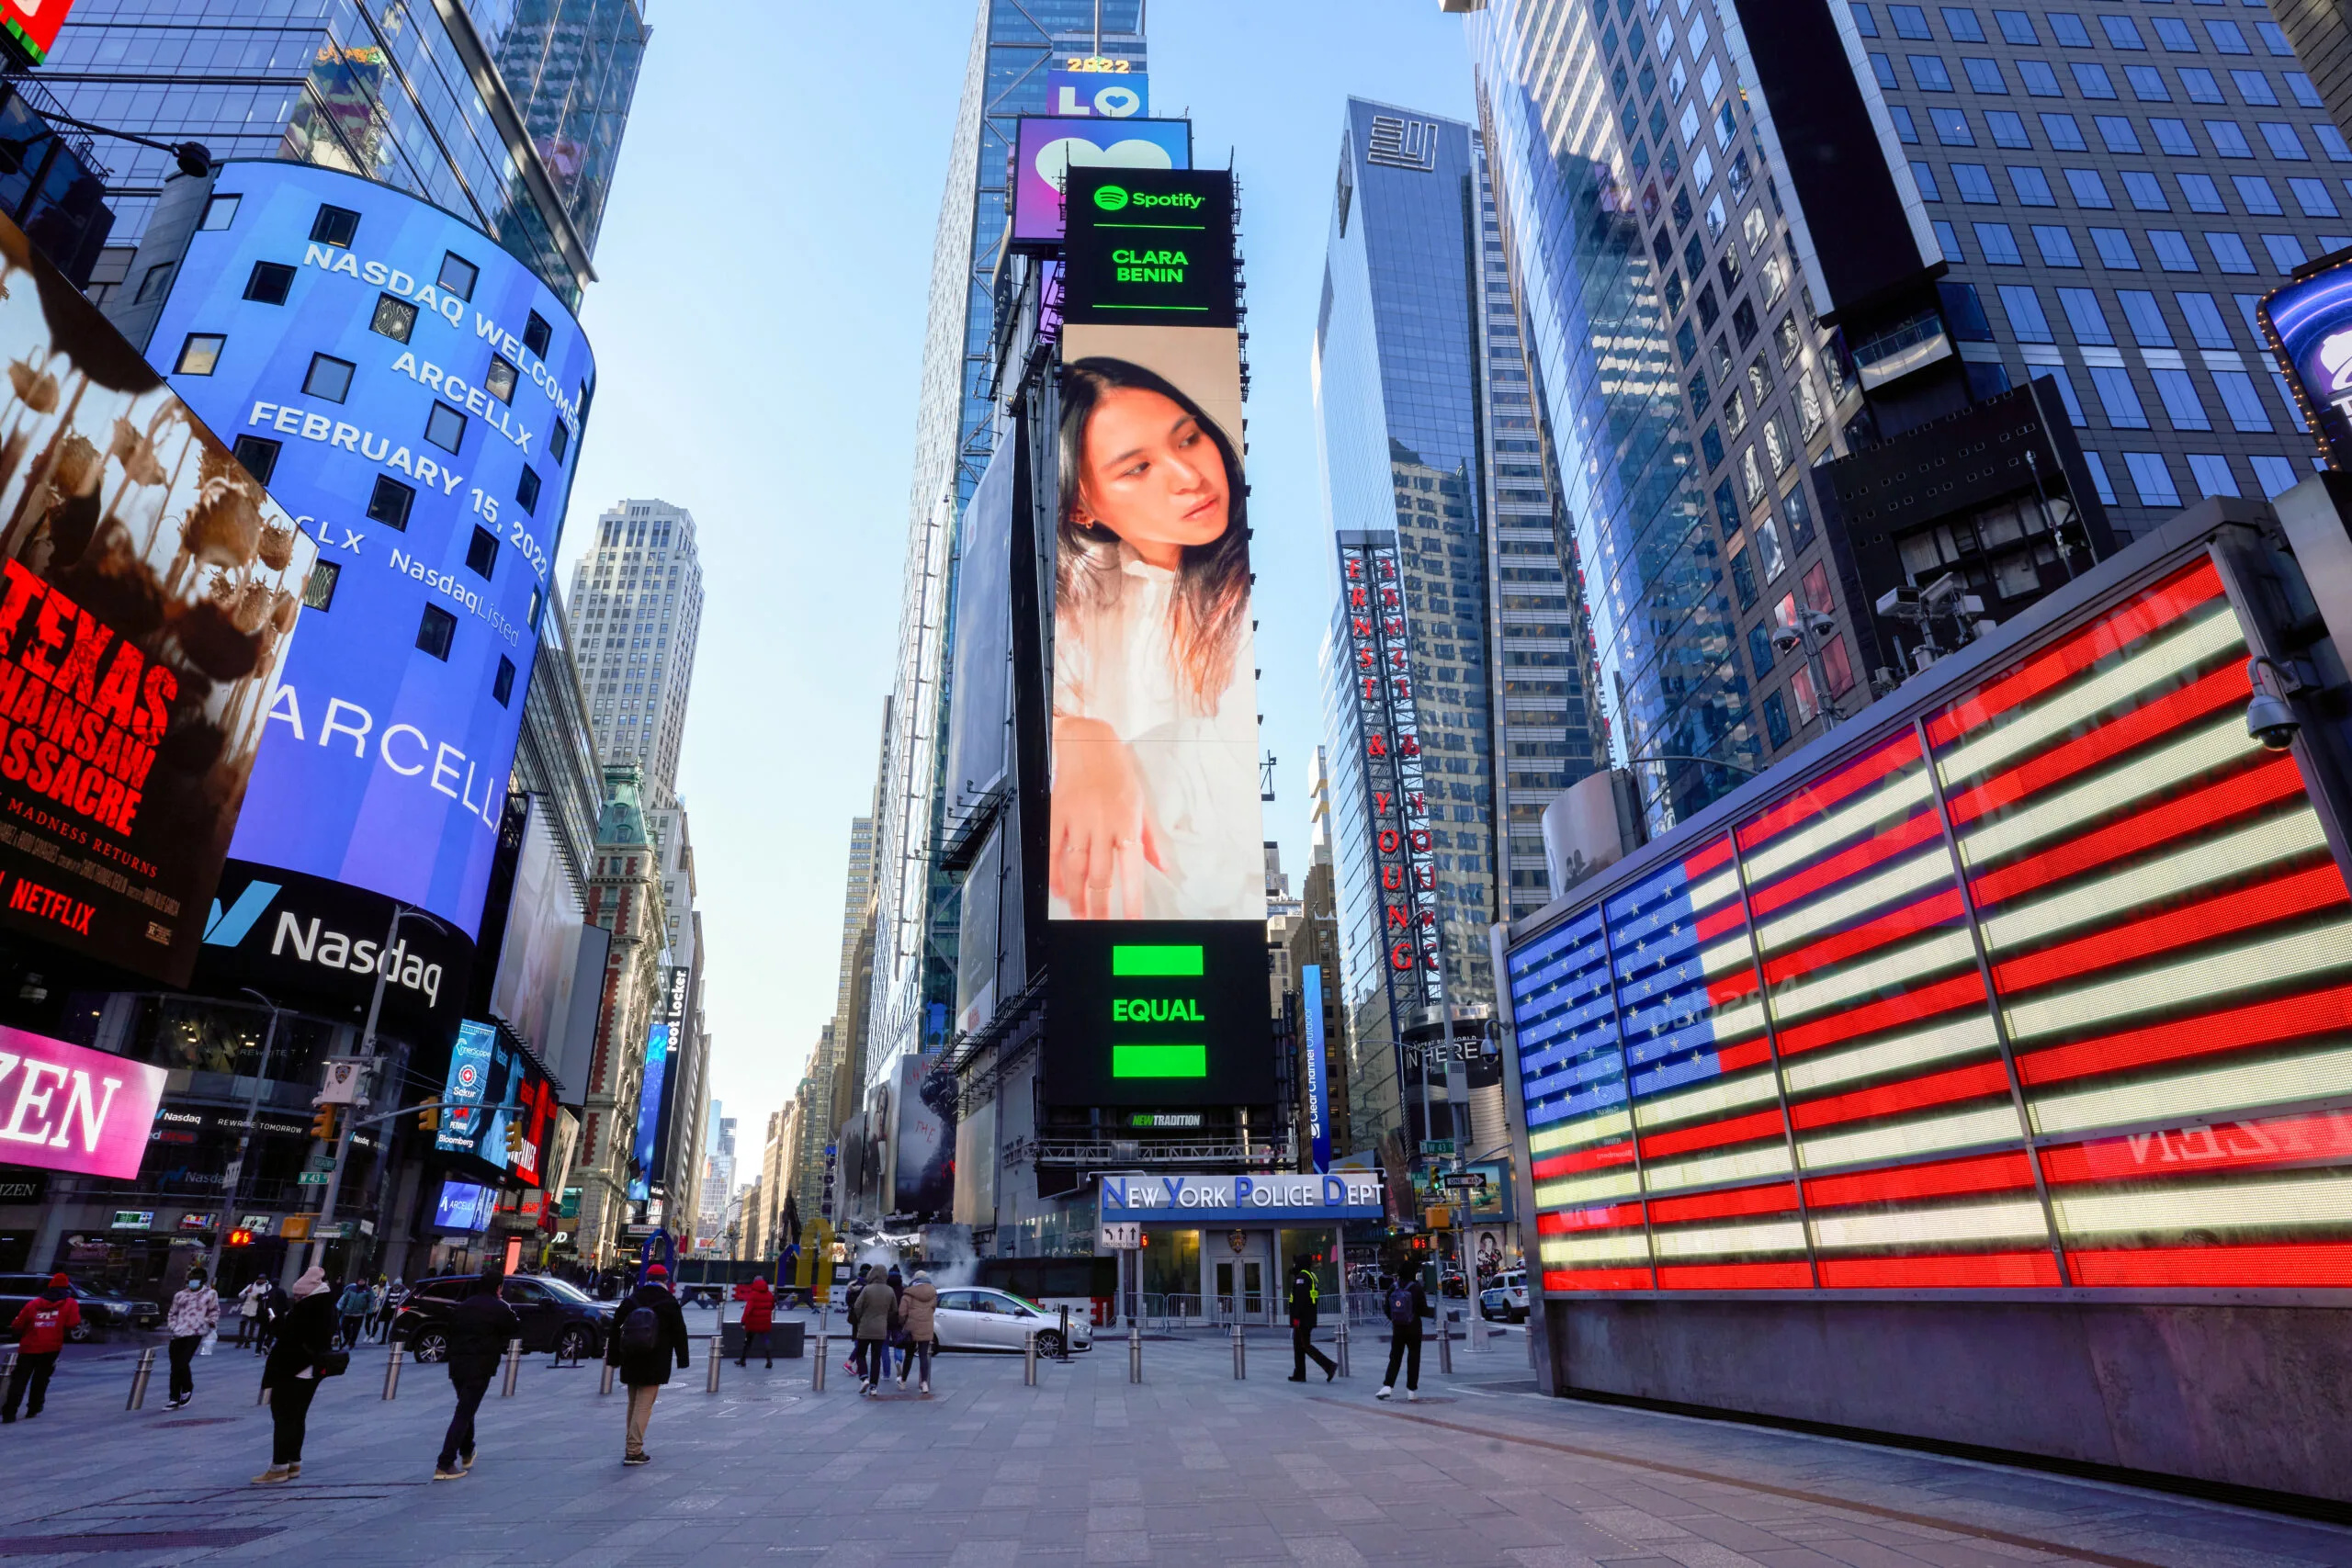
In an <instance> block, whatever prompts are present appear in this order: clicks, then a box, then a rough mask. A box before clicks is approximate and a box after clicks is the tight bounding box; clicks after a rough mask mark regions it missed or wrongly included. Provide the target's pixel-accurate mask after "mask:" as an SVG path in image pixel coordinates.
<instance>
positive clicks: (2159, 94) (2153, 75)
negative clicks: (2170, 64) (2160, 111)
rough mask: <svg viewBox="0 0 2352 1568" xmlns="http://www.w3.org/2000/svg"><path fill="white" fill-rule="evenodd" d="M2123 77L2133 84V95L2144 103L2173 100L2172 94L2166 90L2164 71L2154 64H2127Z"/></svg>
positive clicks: (2159, 102)
mask: <svg viewBox="0 0 2352 1568" xmlns="http://www.w3.org/2000/svg"><path fill="white" fill-rule="evenodd" d="M2123 79H2124V80H2125V81H2127V82H2129V83H2131V96H2133V97H2135V98H2137V99H2139V100H2140V101H2141V102H2142V103H2143V104H2168V103H2170V102H2172V95H2171V94H2170V93H2169V92H2166V91H2165V77H2164V73H2163V72H2161V71H2159V70H2157V69H2156V68H2155V67H2154V66H2153V65H2127V66H2125V67H2124V68H2123Z"/></svg>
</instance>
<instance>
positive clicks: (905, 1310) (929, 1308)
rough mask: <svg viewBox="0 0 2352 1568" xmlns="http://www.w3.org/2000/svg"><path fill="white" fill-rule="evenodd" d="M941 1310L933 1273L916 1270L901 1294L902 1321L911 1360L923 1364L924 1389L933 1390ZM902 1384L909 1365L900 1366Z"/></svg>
mask: <svg viewBox="0 0 2352 1568" xmlns="http://www.w3.org/2000/svg"><path fill="white" fill-rule="evenodd" d="M938 1311H939V1291H938V1289H937V1287H935V1286H934V1285H933V1284H932V1282H931V1276H930V1275H929V1274H927V1273H925V1272H924V1271H923V1270H922V1269H916V1270H915V1277H914V1282H913V1283H912V1284H910V1285H909V1286H908V1287H907V1291H906V1294H904V1295H902V1296H900V1297H899V1322H900V1324H901V1325H904V1327H905V1328H906V1331H907V1360H908V1362H909V1363H910V1365H911V1364H913V1363H915V1362H917V1361H920V1362H921V1363H922V1392H923V1393H930V1392H931V1357H932V1352H933V1351H934V1350H936V1349H937V1348H939V1329H938V1322H937V1317H936V1314H937V1313H938ZM906 1386H907V1368H906V1367H900V1368H899V1387H900V1388H904V1387H906Z"/></svg>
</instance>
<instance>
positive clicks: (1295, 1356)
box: [1290, 1258, 1340, 1382]
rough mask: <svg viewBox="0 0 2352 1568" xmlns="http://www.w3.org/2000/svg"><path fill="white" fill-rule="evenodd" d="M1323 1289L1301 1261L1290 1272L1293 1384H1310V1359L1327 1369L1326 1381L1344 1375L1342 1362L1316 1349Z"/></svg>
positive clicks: (1324, 1379) (1303, 1261) (1303, 1260)
mask: <svg viewBox="0 0 2352 1568" xmlns="http://www.w3.org/2000/svg"><path fill="white" fill-rule="evenodd" d="M1322 1299H1323V1288H1322V1287H1321V1286H1320V1285H1318V1284H1317V1283H1316V1280H1315V1270H1314V1269H1309V1268H1308V1267H1307V1266H1306V1259H1304V1258H1301V1259H1300V1260H1299V1261H1298V1262H1297V1263H1296V1264H1295V1265H1294V1266H1293V1267H1292V1269H1291V1271H1290V1381H1291V1382H1306V1359H1307V1358H1308V1357H1309V1356H1312V1357H1314V1358H1315V1364H1316V1365H1317V1366H1318V1367H1320V1368H1322V1369H1323V1381H1324V1382H1330V1381H1331V1380H1332V1379H1333V1378H1335V1377H1338V1376H1339V1375H1340V1363H1339V1362H1337V1361H1335V1360H1333V1359H1331V1358H1330V1357H1329V1356H1327V1355H1325V1354H1324V1353H1323V1352H1322V1351H1320V1350H1317V1348H1315V1320H1316V1318H1317V1316H1318V1315H1319V1314H1320V1311H1321V1304H1320V1303H1321V1302H1322Z"/></svg>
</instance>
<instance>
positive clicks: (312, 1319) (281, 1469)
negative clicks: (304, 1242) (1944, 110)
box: [254, 1264, 351, 1486]
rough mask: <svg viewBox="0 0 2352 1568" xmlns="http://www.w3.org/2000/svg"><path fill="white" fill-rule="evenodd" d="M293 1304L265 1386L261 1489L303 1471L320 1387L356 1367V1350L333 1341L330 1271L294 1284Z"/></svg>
mask: <svg viewBox="0 0 2352 1568" xmlns="http://www.w3.org/2000/svg"><path fill="white" fill-rule="evenodd" d="M291 1299H292V1301H293V1303H294V1304H293V1305H292V1306H290V1307H288V1308H287V1310H286V1312H285V1314H284V1315H283V1316H281V1317H280V1318H278V1320H277V1325H276V1337H275V1339H274V1340H273V1341H272V1343H271V1345H270V1348H269V1359H267V1360H266V1361H264V1362H263V1363H262V1370H261V1385H262V1387H264V1388H266V1389H267V1390H268V1391H269V1422H270V1448H269V1468H268V1469H267V1470H265V1471H263V1472H261V1473H260V1474H259V1475H256V1476H254V1485H256V1486H283V1485H285V1484H286V1483H288V1482H289V1481H291V1480H293V1479H294V1478H295V1477H296V1476H299V1475H300V1474H301V1473H302V1439H303V1438H304V1437H305V1436H306V1435H307V1433H308V1431H309V1429H310V1421H311V1401H312V1400H313V1399H316V1398H317V1397H318V1394H319V1384H321V1383H322V1382H325V1381H326V1380H327V1379H329V1378H334V1377H341V1376H342V1375H343V1374H344V1373H345V1372H346V1371H349V1370H350V1368H351V1352H349V1351H348V1350H345V1349H341V1348H338V1347H337V1346H336V1344H335V1342H334V1335H335V1327H336V1324H335V1312H334V1293H333V1292H331V1291H330V1290H329V1288H328V1286H327V1274H326V1270H325V1269H322V1268H320V1267H318V1265H316V1264H312V1265H311V1268H310V1269H308V1270H307V1271H306V1272H305V1273H304V1274H303V1275H302V1277H301V1278H300V1279H299V1280H295V1281H294V1289H293V1292H291Z"/></svg>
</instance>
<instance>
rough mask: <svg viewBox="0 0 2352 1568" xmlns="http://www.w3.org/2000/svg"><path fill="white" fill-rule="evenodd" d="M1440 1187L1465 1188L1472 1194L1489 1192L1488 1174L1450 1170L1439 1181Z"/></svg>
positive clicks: (1476, 1171) (1475, 1171)
mask: <svg viewBox="0 0 2352 1568" xmlns="http://www.w3.org/2000/svg"><path fill="white" fill-rule="evenodd" d="M1437 1184H1438V1185H1439V1186H1440V1187H1458V1188H1465V1189H1467V1190H1470V1191H1472V1192H1484V1191H1485V1190H1487V1176H1486V1172H1484V1171H1478V1170H1449V1171H1447V1172H1446V1173H1445V1174H1444V1175H1442V1176H1441V1177H1439V1178H1438V1179H1437Z"/></svg>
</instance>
